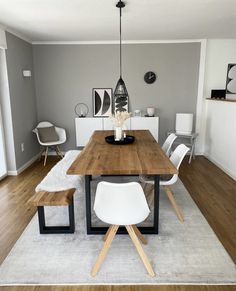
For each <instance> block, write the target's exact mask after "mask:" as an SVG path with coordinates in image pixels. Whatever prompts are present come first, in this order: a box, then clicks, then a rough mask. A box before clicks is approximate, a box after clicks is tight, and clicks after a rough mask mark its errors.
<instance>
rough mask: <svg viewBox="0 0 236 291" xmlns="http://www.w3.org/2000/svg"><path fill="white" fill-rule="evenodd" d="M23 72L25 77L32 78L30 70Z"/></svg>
mask: <svg viewBox="0 0 236 291" xmlns="http://www.w3.org/2000/svg"><path fill="white" fill-rule="evenodd" d="M22 74H23V77H24V78H30V77H31V75H32V74H31V71H30V70H23V71H22Z"/></svg>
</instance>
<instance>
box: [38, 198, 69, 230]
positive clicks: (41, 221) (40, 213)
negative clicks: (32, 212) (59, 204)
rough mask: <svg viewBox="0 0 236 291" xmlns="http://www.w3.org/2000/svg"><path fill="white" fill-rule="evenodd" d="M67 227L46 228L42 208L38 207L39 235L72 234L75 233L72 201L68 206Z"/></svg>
mask: <svg viewBox="0 0 236 291" xmlns="http://www.w3.org/2000/svg"><path fill="white" fill-rule="evenodd" d="M68 212H69V226H46V225H45V213H44V206H38V218H39V232H40V233H41V234H53V233H74V232H75V215H74V200H73V198H72V201H71V204H70V205H69V206H68Z"/></svg>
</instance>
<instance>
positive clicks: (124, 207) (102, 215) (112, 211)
mask: <svg viewBox="0 0 236 291" xmlns="http://www.w3.org/2000/svg"><path fill="white" fill-rule="evenodd" d="M94 211H95V213H96V215H97V217H98V218H99V219H100V220H102V221H103V222H106V223H108V224H112V225H132V224H138V223H140V222H142V221H144V220H145V219H146V218H147V217H148V215H149V213H150V210H149V207H148V204H147V201H146V198H145V194H144V192H143V189H142V187H141V185H140V184H139V183H137V182H130V183H122V184H119V183H109V182H100V183H98V186H97V191H96V196H95V202H94Z"/></svg>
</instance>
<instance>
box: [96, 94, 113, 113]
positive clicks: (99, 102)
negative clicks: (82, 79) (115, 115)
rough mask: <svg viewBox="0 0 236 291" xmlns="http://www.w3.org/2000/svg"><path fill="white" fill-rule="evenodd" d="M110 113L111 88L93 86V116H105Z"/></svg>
mask: <svg viewBox="0 0 236 291" xmlns="http://www.w3.org/2000/svg"><path fill="white" fill-rule="evenodd" d="M111 113H112V88H93V116H94V117H106V116H109V115H110V114H111Z"/></svg>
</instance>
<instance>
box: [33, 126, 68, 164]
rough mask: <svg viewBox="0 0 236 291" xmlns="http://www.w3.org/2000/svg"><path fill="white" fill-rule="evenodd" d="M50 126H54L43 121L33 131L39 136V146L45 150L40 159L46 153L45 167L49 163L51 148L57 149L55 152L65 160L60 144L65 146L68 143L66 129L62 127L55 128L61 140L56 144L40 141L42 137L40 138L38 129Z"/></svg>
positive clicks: (55, 142)
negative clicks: (49, 149)
mask: <svg viewBox="0 0 236 291" xmlns="http://www.w3.org/2000/svg"><path fill="white" fill-rule="evenodd" d="M50 126H54V125H53V124H52V123H51V122H48V121H42V122H40V123H39V124H38V125H37V126H36V128H35V129H33V132H34V133H35V134H36V136H37V139H38V142H39V144H40V145H41V146H42V147H43V148H44V149H43V150H42V152H41V155H40V158H41V156H42V154H43V153H44V152H45V157H44V166H45V165H46V161H47V156H48V148H49V147H54V148H55V152H56V154H57V155H58V156H59V157H61V158H63V154H62V152H61V151H60V148H59V145H60V144H63V143H65V142H66V131H65V129H64V128H60V127H56V126H55V130H56V133H57V135H58V137H59V139H58V140H57V141H54V142H42V141H41V140H40V136H39V133H38V128H42V127H50Z"/></svg>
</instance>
